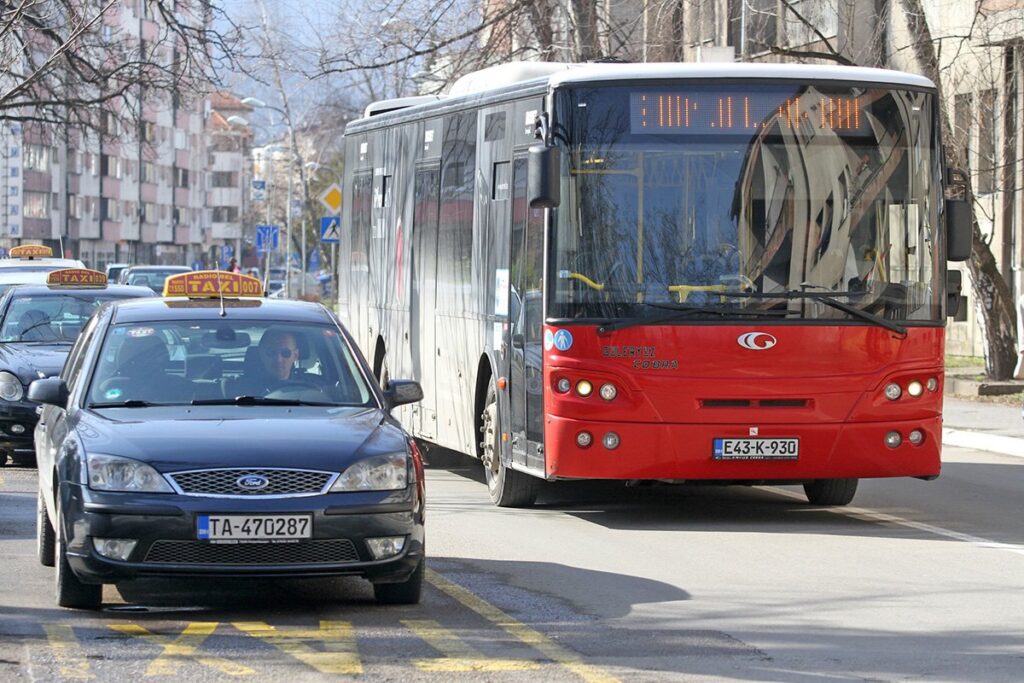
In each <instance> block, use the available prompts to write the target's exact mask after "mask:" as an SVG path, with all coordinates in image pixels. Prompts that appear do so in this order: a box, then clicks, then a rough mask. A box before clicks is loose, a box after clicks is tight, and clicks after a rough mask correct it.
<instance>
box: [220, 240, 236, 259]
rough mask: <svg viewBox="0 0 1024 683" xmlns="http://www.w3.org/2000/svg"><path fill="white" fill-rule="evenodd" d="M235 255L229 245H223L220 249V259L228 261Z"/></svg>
mask: <svg viewBox="0 0 1024 683" xmlns="http://www.w3.org/2000/svg"><path fill="white" fill-rule="evenodd" d="M234 255H235V249H234V247H232V246H231V245H230V244H225V245H224V246H223V247H221V248H220V257H221V258H226V259H230V258H231V257H232V256H234Z"/></svg>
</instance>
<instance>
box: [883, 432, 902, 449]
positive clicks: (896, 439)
mask: <svg viewBox="0 0 1024 683" xmlns="http://www.w3.org/2000/svg"><path fill="white" fill-rule="evenodd" d="M901 443H903V437H902V436H900V433H899V432H889V433H888V434H886V435H885V445H886V446H888V447H889V448H899V446H900V444H901Z"/></svg>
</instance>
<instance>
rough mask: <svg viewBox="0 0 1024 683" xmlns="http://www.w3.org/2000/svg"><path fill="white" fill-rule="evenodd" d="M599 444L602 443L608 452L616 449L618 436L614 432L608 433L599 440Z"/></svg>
mask: <svg viewBox="0 0 1024 683" xmlns="http://www.w3.org/2000/svg"><path fill="white" fill-rule="evenodd" d="M601 443H603V444H604V447H605V448H607V449H608V450H613V449H615V448H618V447H619V435H618V434H616V433H615V432H608V433H607V434H605V435H604V438H603V439H601Z"/></svg>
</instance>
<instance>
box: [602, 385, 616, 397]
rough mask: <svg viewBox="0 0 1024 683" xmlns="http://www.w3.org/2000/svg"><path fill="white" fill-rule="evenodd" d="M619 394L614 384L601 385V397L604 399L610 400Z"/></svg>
mask: <svg viewBox="0 0 1024 683" xmlns="http://www.w3.org/2000/svg"><path fill="white" fill-rule="evenodd" d="M618 395H619V390H618V389H616V388H615V385H614V384H602V385H601V398H603V399H604V400H606V401H611V400H612V399H614V398H615V397H616V396H618Z"/></svg>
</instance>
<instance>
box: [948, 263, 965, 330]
mask: <svg viewBox="0 0 1024 683" xmlns="http://www.w3.org/2000/svg"><path fill="white" fill-rule="evenodd" d="M963 286H964V276H963V273H961V272H960V271H959V270H947V271H946V317H947V318H952V319H953V320H954V321H956V322H963V321H965V320H967V305H966V304H967V297H965V296H963Z"/></svg>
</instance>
